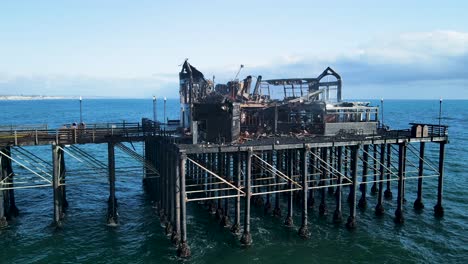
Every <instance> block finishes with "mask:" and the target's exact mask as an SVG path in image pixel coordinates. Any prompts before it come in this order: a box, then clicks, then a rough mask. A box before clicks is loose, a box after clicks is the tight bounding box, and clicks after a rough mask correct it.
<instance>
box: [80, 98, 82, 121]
mask: <svg viewBox="0 0 468 264" xmlns="http://www.w3.org/2000/svg"><path fill="white" fill-rule="evenodd" d="M82 101H83V98H82V97H81V96H80V124H82V123H83V107H82Z"/></svg>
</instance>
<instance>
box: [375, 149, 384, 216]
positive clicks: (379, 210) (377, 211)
mask: <svg viewBox="0 0 468 264" xmlns="http://www.w3.org/2000/svg"><path fill="white" fill-rule="evenodd" d="M384 162H385V144H382V145H380V167H379V173H380V174H379V188H378V192H379V194H378V198H377V205H376V206H375V214H376V215H378V216H380V215H383V214H384V212H385V209H384V207H383V204H382V198H383V197H382V196H383V191H382V189H383V178H384V175H385V170H384Z"/></svg>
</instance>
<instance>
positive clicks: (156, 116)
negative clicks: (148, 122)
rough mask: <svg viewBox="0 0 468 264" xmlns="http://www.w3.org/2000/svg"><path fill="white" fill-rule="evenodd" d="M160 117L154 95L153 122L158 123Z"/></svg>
mask: <svg viewBox="0 0 468 264" xmlns="http://www.w3.org/2000/svg"><path fill="white" fill-rule="evenodd" d="M157 118H158V115H157V113H156V96H154V95H153V121H154V122H156V120H157Z"/></svg>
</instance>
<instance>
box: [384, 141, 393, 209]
mask: <svg viewBox="0 0 468 264" xmlns="http://www.w3.org/2000/svg"><path fill="white" fill-rule="evenodd" d="M391 167H392V145H388V148H387V189H385V192H384V197H385V199H388V200H390V199H392V198H393V193H392V188H391V187H392V186H391V181H390V175H391V171H390V170H391Z"/></svg>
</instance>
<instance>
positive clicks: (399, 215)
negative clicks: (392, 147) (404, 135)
mask: <svg viewBox="0 0 468 264" xmlns="http://www.w3.org/2000/svg"><path fill="white" fill-rule="evenodd" d="M405 148H406V143H400V144H398V197H397V209H396V211H395V223H398V224H402V223H403V222H404V221H405V220H404V217H403V181H404V177H405V171H404V170H405V168H404V166H405V165H404V162H405V160H406V157H405Z"/></svg>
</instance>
